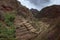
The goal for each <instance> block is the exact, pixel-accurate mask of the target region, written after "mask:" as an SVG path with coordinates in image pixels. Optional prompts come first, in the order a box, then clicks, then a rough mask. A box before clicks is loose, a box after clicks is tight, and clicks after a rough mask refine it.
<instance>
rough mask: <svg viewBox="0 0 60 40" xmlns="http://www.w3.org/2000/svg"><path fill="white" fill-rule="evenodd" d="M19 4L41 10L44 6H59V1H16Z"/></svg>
mask: <svg viewBox="0 0 60 40" xmlns="http://www.w3.org/2000/svg"><path fill="white" fill-rule="evenodd" d="M18 1H20V2H21V4H22V5H24V6H26V7H27V8H29V9H31V8H34V9H37V10H41V9H42V8H44V7H46V6H51V5H54V4H56V5H60V0H18Z"/></svg>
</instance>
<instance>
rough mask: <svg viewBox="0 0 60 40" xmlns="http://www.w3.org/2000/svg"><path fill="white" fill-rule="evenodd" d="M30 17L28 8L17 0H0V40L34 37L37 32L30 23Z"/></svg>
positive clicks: (21, 39)
mask: <svg viewBox="0 0 60 40" xmlns="http://www.w3.org/2000/svg"><path fill="white" fill-rule="evenodd" d="M32 19H33V15H32V13H31V12H30V10H29V9H28V8H26V7H25V6H22V5H21V4H20V3H19V2H18V1H17V0H9V1H8V0H0V40H30V39H31V38H34V37H35V36H37V34H38V32H37V31H36V29H35V28H34V27H33V26H32V24H31V23H32ZM31 35H32V36H31Z"/></svg>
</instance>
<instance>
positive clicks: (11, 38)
mask: <svg viewBox="0 0 60 40" xmlns="http://www.w3.org/2000/svg"><path fill="white" fill-rule="evenodd" d="M14 19H15V15H14V14H10V13H6V14H4V22H5V24H6V25H3V23H1V22H0V40H16V38H15V37H16V36H15V31H16V28H15V27H14Z"/></svg>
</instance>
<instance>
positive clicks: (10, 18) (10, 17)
mask: <svg viewBox="0 0 60 40" xmlns="http://www.w3.org/2000/svg"><path fill="white" fill-rule="evenodd" d="M14 19H15V15H13V14H8V13H7V14H5V20H4V21H5V23H6V24H7V25H8V26H11V25H13V22H14Z"/></svg>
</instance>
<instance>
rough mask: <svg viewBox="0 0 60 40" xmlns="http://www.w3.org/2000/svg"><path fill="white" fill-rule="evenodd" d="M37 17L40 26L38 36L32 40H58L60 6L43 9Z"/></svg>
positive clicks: (59, 32) (59, 37) (59, 33)
mask: <svg viewBox="0 0 60 40" xmlns="http://www.w3.org/2000/svg"><path fill="white" fill-rule="evenodd" d="M37 16H38V18H39V20H40V25H41V24H42V25H41V26H40V28H41V29H40V30H41V33H40V35H39V36H38V37H37V38H36V39H34V40H37V39H38V40H60V31H59V30H60V5H52V6H48V7H46V8H43V9H42V10H41V11H40V12H39V13H38V15H37ZM41 22H42V23H41ZM44 25H45V26H44Z"/></svg>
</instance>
